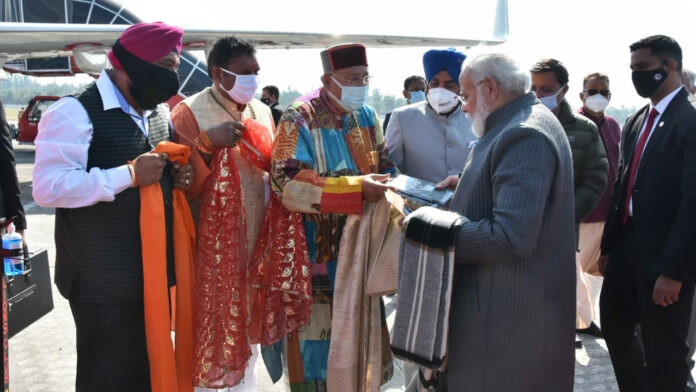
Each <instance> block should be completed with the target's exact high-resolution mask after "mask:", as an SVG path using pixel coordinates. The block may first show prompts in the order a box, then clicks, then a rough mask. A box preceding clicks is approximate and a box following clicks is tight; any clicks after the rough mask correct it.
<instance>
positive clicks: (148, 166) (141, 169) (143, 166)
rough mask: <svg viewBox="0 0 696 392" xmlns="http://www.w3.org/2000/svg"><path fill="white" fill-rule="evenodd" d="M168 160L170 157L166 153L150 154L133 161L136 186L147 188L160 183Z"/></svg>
mask: <svg viewBox="0 0 696 392" xmlns="http://www.w3.org/2000/svg"><path fill="white" fill-rule="evenodd" d="M168 158H169V156H168V155H167V154H166V153H164V152H162V153H159V154H156V153H154V152H148V153H145V154H142V155H139V156H138V157H137V158H135V160H134V161H133V170H134V171H135V181H136V183H135V185H142V186H147V185H150V184H153V183H155V182H157V181H159V179H160V178H161V177H162V169H164V166H166V165H167V159H168Z"/></svg>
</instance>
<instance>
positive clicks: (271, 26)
mask: <svg viewBox="0 0 696 392" xmlns="http://www.w3.org/2000/svg"><path fill="white" fill-rule="evenodd" d="M116 1H119V0H116ZM120 3H121V4H123V5H124V6H125V7H126V8H127V9H129V10H131V11H132V12H133V13H135V14H136V15H137V16H138V17H140V18H141V19H142V20H145V21H155V20H162V21H164V22H167V23H170V24H177V25H180V26H183V27H189V28H193V27H199V28H221V29H230V30H260V31H301V32H325V33H360V34H390V35H418V36H430V37H459V38H472V37H483V36H488V35H489V34H490V33H491V29H492V26H493V13H494V12H493V11H494V8H495V1H494V0H490V1H484V0H463V1H440V2H435V1H410V0H351V1H343V2H340V1H335V0H334V1H332V0H307V1H298V0H294V1H291V0H261V1H258V0H257V1H238V0H230V1H222V0H195V1H186V2H178V1H165V0H120ZM180 4H185V6H181V5H180ZM508 7H509V26H510V35H509V37H508V42H507V43H505V44H503V45H499V46H497V47H495V48H494V49H493V50H498V49H499V50H501V51H505V52H507V53H509V54H511V55H512V56H513V57H515V58H516V59H517V60H518V61H519V63H520V64H521V66H522V67H524V68H527V69H528V68H529V67H531V65H532V64H534V62H536V61H537V60H539V59H542V58H546V57H554V58H557V59H559V60H561V61H563V62H564V63H565V64H566V66H567V67H568V70H569V72H570V83H569V84H570V91H569V93H568V97H569V98H570V102H571V104H572V105H573V106H578V105H580V101H579V99H578V98H577V95H578V93H579V92H580V90H581V88H582V78H583V77H584V75H586V74H588V73H591V72H596V71H599V72H603V73H606V74H608V75H609V77H610V78H611V82H612V83H611V89H612V95H613V97H612V103H611V104H612V105H613V106H617V107H618V106H621V104H624V105H626V106H634V105H635V106H638V105H643V104H644V103H645V102H646V101H645V100H643V99H642V98H640V97H639V96H638V95H637V94H636V93H635V90H634V89H633V85H632V84H631V73H630V69H629V68H628V67H629V59H630V53H629V50H628V46H629V45H630V44H631V43H632V42H634V41H636V40H638V39H640V38H643V37H645V36H648V35H652V34H666V35H670V36H672V37H673V38H675V39H676V40H677V41H678V42H679V43H680V45H681V46H682V50H683V51H684V64H685V66H686V67H689V66H691V67H693V68H696V1H695V0H662V1H659V2H655V1H647V0H509V5H508ZM428 49H430V48H403V49H391V48H390V49H369V48H368V61H369V63H370V73H371V74H373V75H374V81H373V82H372V85H371V88H373V89H374V88H379V89H380V90H381V91H382V92H383V93H388V94H393V95H400V94H401V90H402V88H403V85H402V83H403V79H404V78H406V77H407V76H409V75H412V74H421V75H422V74H423V68H422V55H423V53H424V52H425V51H426V50H428ZM458 49H460V50H463V51H464V52H465V53H475V51H476V49H475V48H474V49H465V48H458ZM488 50H491V49H490V48H489V49H488ZM257 57H258V60H259V63H260V66H261V72H260V76H261V83H262V84H275V85H277V86H278V87H279V88H280V89H281V91H282V90H285V88H286V87H288V86H291V87H292V88H294V89H297V90H300V91H303V92H304V91H308V90H310V89H313V88H316V87H319V76H320V74H321V72H322V71H321V62H320V60H319V50H310V49H302V50H300V49H294V50H286V49H284V50H261V51H259V52H258V55H257Z"/></svg>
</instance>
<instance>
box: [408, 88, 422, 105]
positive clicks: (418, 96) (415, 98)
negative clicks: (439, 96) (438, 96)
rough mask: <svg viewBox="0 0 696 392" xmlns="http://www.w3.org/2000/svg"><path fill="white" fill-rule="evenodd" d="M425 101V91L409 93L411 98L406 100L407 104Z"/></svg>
mask: <svg viewBox="0 0 696 392" xmlns="http://www.w3.org/2000/svg"><path fill="white" fill-rule="evenodd" d="M423 101H425V91H421V90H418V91H411V98H409V99H408V103H416V102H423Z"/></svg>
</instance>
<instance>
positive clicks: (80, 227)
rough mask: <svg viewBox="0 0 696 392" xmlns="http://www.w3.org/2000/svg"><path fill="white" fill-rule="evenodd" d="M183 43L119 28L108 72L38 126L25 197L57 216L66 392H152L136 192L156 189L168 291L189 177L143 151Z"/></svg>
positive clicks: (162, 129)
mask: <svg viewBox="0 0 696 392" xmlns="http://www.w3.org/2000/svg"><path fill="white" fill-rule="evenodd" d="M182 36H183V30H182V29H181V28H178V27H173V26H168V25H166V24H164V23H161V22H157V23H138V24H136V25H133V26H131V27H129V28H128V29H126V30H125V31H124V32H123V34H122V35H121V36H120V37H119V39H118V40H117V41H116V42H115V43H114V45H113V48H112V50H111V51H110V52H109V60H110V61H111V64H112V65H113V68H110V69H107V70H104V71H103V72H102V73H101V75H100V76H99V78H98V79H97V80H96V81H95V82H94V83H92V84H90V85H88V86H87V87H86V88H85V89H84V90H83V91H81V92H79V93H77V94H75V95H74V96H68V97H64V98H62V99H61V100H59V101H58V102H56V104H54V105H53V106H52V107H51V108H49V109H48V110H47V111H46V113H45V114H44V116H43V117H42V119H41V122H40V123H39V134H38V136H37V138H36V161H35V170H34V190H33V196H34V198H35V200H36V202H37V203H38V204H40V205H41V206H44V207H55V208H56V223H55V230H56V231H55V242H56V273H55V280H56V286H57V287H58V290H59V291H60V293H61V294H62V295H63V296H64V297H65V298H66V299H68V301H69V302H70V309H71V310H72V314H73V318H74V321H75V327H76V337H77V380H76V383H75V389H76V391H80V392H82V391H99V392H104V391H129V392H139V391H150V390H151V384H150V363H149V362H148V353H147V350H146V339H145V321H144V310H143V309H144V308H143V306H144V305H143V260H142V251H141V243H142V242H141V233H140V193H139V189H138V187H140V186H143V187H144V186H147V185H150V184H156V183H159V184H160V186H161V188H162V195H163V196H162V197H163V199H164V200H163V204H164V206H165V207H164V215H165V222H166V233H167V235H166V237H167V238H166V239H167V244H166V245H167V273H166V279H167V281H168V283H169V285H170V286H171V285H173V284H174V283H175V279H176V277H175V274H174V265H173V254H172V253H173V252H172V249H173V244H172V240H171V239H172V220H173V218H172V190H173V188H174V187H177V188H182V189H184V190H186V189H187V188H188V187H189V184H190V182H191V174H192V171H191V167H190V165H182V166H179V165H176V164H169V163H167V162H168V161H167V154H155V153H152V152H151V151H152V149H153V147H154V146H156V145H157V144H158V143H159V142H161V141H166V140H170V139H171V130H170V127H169V123H170V120H169V119H170V114H169V109H168V108H167V106H166V105H162V103H164V102H165V101H167V100H168V99H169V98H170V97H171V96H173V95H174V94H176V93H177V91H178V88H179V81H178V75H177V72H176V70H177V67H178V65H179V53H180V50H181V39H182ZM163 275H164V273H163Z"/></svg>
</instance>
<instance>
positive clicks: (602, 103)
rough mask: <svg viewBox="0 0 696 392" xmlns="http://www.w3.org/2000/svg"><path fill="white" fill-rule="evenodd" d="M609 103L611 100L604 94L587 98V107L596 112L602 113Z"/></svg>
mask: <svg viewBox="0 0 696 392" xmlns="http://www.w3.org/2000/svg"><path fill="white" fill-rule="evenodd" d="M608 105H609V100H608V99H607V98H606V97H604V95H602V94H595V95H591V96H589V97H587V98H586V99H585V107H586V108H588V109H590V110H592V111H593V112H595V113H602V112H603V111H604V109H606V108H607V106H608Z"/></svg>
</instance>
